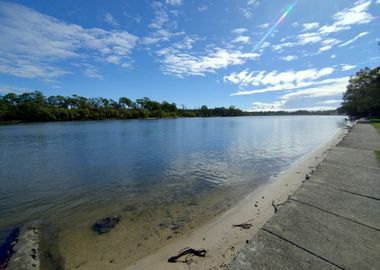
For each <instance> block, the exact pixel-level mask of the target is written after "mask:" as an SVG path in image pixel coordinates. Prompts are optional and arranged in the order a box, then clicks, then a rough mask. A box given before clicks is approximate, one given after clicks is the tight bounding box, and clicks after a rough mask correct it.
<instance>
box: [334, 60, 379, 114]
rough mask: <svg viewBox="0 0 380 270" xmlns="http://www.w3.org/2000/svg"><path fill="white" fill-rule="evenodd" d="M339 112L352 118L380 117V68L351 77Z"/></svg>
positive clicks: (360, 72) (363, 71) (363, 70)
mask: <svg viewBox="0 0 380 270" xmlns="http://www.w3.org/2000/svg"><path fill="white" fill-rule="evenodd" d="M339 111H340V112H342V113H346V114H348V115H350V116H355V117H363V116H368V117H371V116H380V67H377V68H374V69H370V68H368V67H367V68H365V69H361V70H360V71H358V72H357V73H356V74H355V75H354V76H351V78H350V80H349V83H348V85H347V91H346V92H345V93H344V94H343V103H342V106H341V107H340V108H339Z"/></svg>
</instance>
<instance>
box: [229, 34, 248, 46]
mask: <svg viewBox="0 0 380 270" xmlns="http://www.w3.org/2000/svg"><path fill="white" fill-rule="evenodd" d="M231 42H232V43H243V44H248V43H249V42H250V37H249V36H237V37H236V38H234V39H233V40H232V41H231Z"/></svg>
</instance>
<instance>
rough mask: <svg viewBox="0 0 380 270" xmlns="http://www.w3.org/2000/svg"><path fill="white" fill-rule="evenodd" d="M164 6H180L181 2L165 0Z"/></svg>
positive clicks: (178, 0) (181, 0)
mask: <svg viewBox="0 0 380 270" xmlns="http://www.w3.org/2000/svg"><path fill="white" fill-rule="evenodd" d="M165 2H166V4H169V5H172V6H179V5H182V3H183V0H166V1H165Z"/></svg>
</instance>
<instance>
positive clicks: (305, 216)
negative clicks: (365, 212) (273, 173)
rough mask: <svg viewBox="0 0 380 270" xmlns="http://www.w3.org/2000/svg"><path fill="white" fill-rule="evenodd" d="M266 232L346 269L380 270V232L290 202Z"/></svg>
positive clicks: (281, 209) (268, 226) (273, 219)
mask: <svg viewBox="0 0 380 270" xmlns="http://www.w3.org/2000/svg"><path fill="white" fill-rule="evenodd" d="M264 229H265V230H268V231H270V232H271V233H273V234H276V235H279V236H280V237H283V238H285V239H287V240H288V241H290V242H292V243H294V244H296V245H298V246H301V247H303V248H304V249H306V250H308V251H310V252H312V253H314V254H316V255H317V256H319V257H322V258H324V259H326V260H328V261H330V262H332V263H334V264H336V265H339V266H340V267H342V268H345V269H379V267H380V256H379V253H378V252H379V250H380V232H379V231H377V230H374V229H370V228H368V227H366V226H362V225H359V224H357V223H354V222H351V221H348V220H346V219H343V218H341V217H337V216H335V215H333V214H329V213H326V212H324V211H321V210H318V209H316V208H313V207H310V206H306V205H304V204H301V203H297V202H294V201H289V202H288V203H286V204H285V205H284V206H283V207H282V208H280V211H279V213H278V214H277V215H275V216H274V217H273V218H272V219H270V220H269V221H268V222H267V223H266V224H265V226H264Z"/></svg>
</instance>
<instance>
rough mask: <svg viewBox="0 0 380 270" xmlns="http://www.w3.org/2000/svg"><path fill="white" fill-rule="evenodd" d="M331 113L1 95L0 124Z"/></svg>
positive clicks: (143, 100) (36, 93)
mask: <svg viewBox="0 0 380 270" xmlns="http://www.w3.org/2000/svg"><path fill="white" fill-rule="evenodd" d="M335 113H336V111H327V112H308V111H297V112H284V111H282V112H281V111H280V112H246V111H243V110H241V109H238V108H236V107H234V106H230V107H229V108H225V107H217V108H208V107H207V106H206V105H203V106H202V107H200V108H197V109H187V108H185V107H182V108H178V107H177V105H176V104H175V103H169V102H167V101H163V102H157V101H154V100H151V99H149V98H147V97H144V98H141V99H136V100H135V101H132V100H131V99H129V98H127V97H121V98H119V100H118V101H115V100H113V99H107V98H102V97H98V98H86V97H82V96H78V95H72V96H59V95H58V96H49V97H45V96H44V95H43V93H42V92H40V91H34V92H27V93H22V94H19V95H17V94H15V93H8V94H5V95H2V96H0V121H24V122H37V121H72V120H101V119H147V118H174V117H215V116H221V117H224V116H249V115H294V114H302V115H304V114H335Z"/></svg>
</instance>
